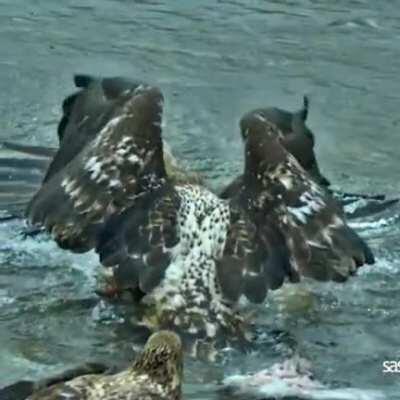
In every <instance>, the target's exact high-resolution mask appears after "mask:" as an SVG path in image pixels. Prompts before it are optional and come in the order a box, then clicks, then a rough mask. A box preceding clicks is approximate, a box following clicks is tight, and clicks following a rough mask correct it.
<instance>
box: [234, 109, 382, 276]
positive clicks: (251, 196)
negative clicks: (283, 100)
mask: <svg viewBox="0 0 400 400" xmlns="http://www.w3.org/2000/svg"><path fill="white" fill-rule="evenodd" d="M241 124H242V127H243V128H244V129H246V132H247V139H246V157H245V164H246V166H245V174H244V178H243V184H242V186H241V189H240V194H239V198H240V201H241V202H242V203H243V204H246V205H247V208H248V211H249V212H250V213H255V214H256V215H258V217H257V218H255V220H256V221H259V223H261V224H265V222H264V221H263V218H264V217H265V216H269V220H270V219H271V218H273V220H274V221H275V224H276V225H277V226H279V227H280V229H281V231H282V232H283V235H284V236H285V239H286V244H287V246H288V249H289V252H290V257H291V266H292V269H293V274H295V273H297V274H300V275H305V276H311V277H313V278H315V279H318V280H335V281H343V280H346V279H347V278H348V276H349V275H352V274H354V273H355V271H356V269H357V267H359V266H361V265H363V264H365V263H367V264H371V263H373V262H374V258H373V255H372V252H371V250H370V249H369V248H368V246H367V244H366V243H365V242H364V241H363V240H362V239H361V238H360V237H359V236H358V235H357V234H356V232H354V230H352V229H351V228H350V227H349V226H348V225H347V222H346V219H345V216H344V215H343V212H342V210H341V208H340V207H339V206H338V204H337V203H336V201H335V200H334V199H333V198H332V197H331V196H330V195H329V194H327V193H326V191H324V190H322V189H321V188H320V187H319V186H318V185H317V184H316V183H315V182H314V181H313V180H312V179H310V178H309V176H308V174H307V173H306V172H305V171H304V169H303V168H302V167H301V165H300V164H299V163H298V161H297V160H296V159H295V158H294V157H293V156H292V155H291V154H290V153H289V152H288V151H287V150H286V149H285V147H284V146H283V144H282V141H283V139H284V135H283V134H282V133H281V132H280V131H279V130H278V129H277V128H276V126H275V125H274V124H272V123H270V122H269V121H268V120H266V119H265V118H263V117H262V116H260V115H258V114H253V115H246V116H245V117H244V118H243V119H242V121H241ZM271 215H272V217H271Z"/></svg>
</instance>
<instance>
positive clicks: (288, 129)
mask: <svg viewBox="0 0 400 400" xmlns="http://www.w3.org/2000/svg"><path fill="white" fill-rule="evenodd" d="M309 104H310V102H309V99H308V97H307V96H303V106H302V108H301V109H300V110H298V111H296V112H289V111H286V110H283V109H281V108H278V107H264V108H257V109H255V110H253V111H250V112H248V113H247V114H249V115H251V114H254V115H259V116H261V117H262V118H264V119H266V120H267V121H269V122H270V123H272V124H274V125H276V127H277V129H279V130H280V132H281V134H282V140H281V143H282V145H283V146H284V147H285V149H286V150H287V151H288V152H289V153H291V154H292V156H293V157H295V158H296V160H297V161H298V162H299V164H300V165H301V166H302V168H303V169H304V170H305V171H306V172H307V173H308V174H309V175H310V177H311V178H313V179H314V181H315V182H316V183H317V184H319V185H320V186H322V187H324V188H329V186H330V184H331V183H330V181H329V180H328V179H327V178H326V177H325V176H324V175H323V174H322V173H321V171H320V168H319V165H318V162H317V158H316V155H315V152H314V146H315V137H314V133H313V132H312V131H311V130H310V128H309V127H308V126H307V125H306V121H307V117H308V113H309ZM241 121H245V118H242V120H241ZM240 133H241V137H242V139H243V140H245V139H246V135H247V133H246V126H245V125H243V123H242V122H241V123H240ZM242 179H243V176H238V177H236V178H235V179H234V180H233V181H232V182H230V183H229V184H228V185H227V186H226V187H225V188H223V190H222V191H221V194H220V196H221V197H222V198H229V197H231V196H233V195H234V194H235V192H236V191H237V190H238V188H239V186H240V184H241V182H242Z"/></svg>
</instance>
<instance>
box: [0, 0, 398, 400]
mask: <svg viewBox="0 0 400 400" xmlns="http://www.w3.org/2000/svg"><path fill="white" fill-rule="evenodd" d="M198 3H200V2H195V1H185V2H183V1H176V0H175V1H172V0H169V1H168V2H167V1H165V2H164V1H157V0H150V1H146V0H142V1H128V0H101V1H98V0H96V1H95V0H87V1H85V2H82V1H78V0H74V1H72V0H68V1H64V2H62V3H61V2H55V1H51V0H41V1H37V0H27V1H21V0H19V1H15V0H1V1H0V49H1V51H0V139H1V140H4V139H7V140H14V141H15V140H17V141H21V142H25V143H26V142H29V143H31V144H33V143H40V144H48V145H55V144H56V135H55V126H56V123H57V119H58V117H59V108H60V102H61V100H62V98H63V97H64V96H65V95H67V94H69V93H70V92H71V91H72V90H73V87H72V82H71V77H72V74H73V73H74V72H87V73H92V74H102V75H104V74H108V75H126V76H129V77H133V78H139V79H144V80H146V81H148V82H151V83H155V84H157V85H159V86H160V87H161V88H162V90H163V92H164V94H165V97H166V115H165V119H166V127H165V137H166V138H167V139H168V140H169V142H170V144H171V146H172V147H173V148H174V150H175V152H176V153H177V154H178V155H179V156H180V157H182V158H183V159H184V160H186V162H187V163H188V164H190V165H191V166H192V167H194V168H195V169H197V170H199V171H201V172H202V173H204V174H205V175H206V176H207V177H208V178H209V180H210V182H211V183H212V184H214V185H218V184H220V183H221V182H224V181H227V180H229V178H230V177H231V176H232V175H234V174H235V173H236V172H237V171H240V170H241V168H242V157H241V153H242V148H241V143H240V141H239V139H238V129H237V121H238V120H239V118H240V116H241V115H242V114H243V113H244V112H246V111H248V110H250V109H251V108H254V107H257V106H260V105H276V106H280V107H283V108H288V109H296V108H298V107H300V103H301V96H302V95H303V94H304V93H307V94H309V95H310V97H311V110H310V116H309V124H310V127H311V128H312V129H313V130H314V132H315V134H316V137H317V153H318V158H319V160H320V164H321V168H322V170H323V171H324V173H325V175H327V176H328V177H329V178H330V179H331V180H332V181H333V182H335V184H337V186H340V187H342V188H345V189H347V190H351V191H360V192H384V193H388V194H396V193H398V188H397V182H398V180H397V177H398V176H400V164H399V163H398V154H397V152H398V149H399V146H400V135H398V134H397V132H396V131H397V130H398V129H399V126H398V125H399V124H400V119H399V116H398V109H399V105H400V95H399V93H400V90H399V89H400V81H399V79H398V71H399V70H400V57H399V45H398V43H399V36H400V15H399V13H398V5H399V2H398V1H394V0H387V1H385V2H383V1H382V2H377V1H373V0H352V1H348V0H346V1H345V0H339V1H335V2H327V1H322V0H301V1H294V0H293V1H277V0H270V1H261V0H249V1H245V0H241V1H239V0H237V1H234V0H225V1H223V0H221V1H215V0H213V1H202V2H201V5H198ZM398 211H399V210H398V209H392V210H390V211H388V212H385V213H384V214H383V215H378V216H375V217H373V218H370V219H369V220H362V221H357V223H356V226H357V229H359V230H360V231H361V232H362V233H363V235H365V236H366V237H368V238H369V239H370V241H371V244H372V247H373V248H374V250H375V251H376V253H377V258H378V262H377V264H376V265H375V266H374V267H371V268H365V269H364V271H363V272H362V273H361V274H360V276H358V277H357V278H356V279H353V280H352V281H351V282H349V283H346V284H344V285H334V284H330V285H321V284H315V283H308V282H307V283H305V284H304V285H303V286H302V287H301V289H302V291H301V293H300V294H299V293H298V291H299V290H300V289H296V291H297V293H294V294H288V292H287V290H286V291H284V293H276V294H274V296H271V298H270V300H269V302H268V304H267V306H266V307H265V312H263V316H262V318H261V322H262V325H263V326H265V329H264V330H265V332H266V335H264V337H262V338H261V339H260V342H261V343H260V345H259V348H260V351H259V352H258V353H255V354H248V355H238V354H232V353H230V352H227V355H226V361H225V362H224V363H223V364H221V365H216V367H215V368H214V369H212V370H210V368H209V366H207V365H203V364H201V363H199V362H193V361H189V362H188V364H187V368H186V375H187V379H186V382H187V384H186V385H185V392H186V393H187V394H188V396H187V397H188V398H192V399H212V398H215V396H216V395H215V390H216V388H217V384H218V382H219V381H220V380H221V379H222V378H223V377H224V376H225V375H227V374H230V373H240V372H241V373H244V372H250V371H254V370H258V369H261V368H263V367H266V366H269V365H270V364H271V363H272V362H274V361H276V360H279V359H282V358H283V357H285V356H287V355H288V354H290V352H291V351H292V349H293V348H294V349H296V351H299V352H300V353H301V355H302V356H303V357H306V358H309V359H310V360H311V361H312V363H313V364H314V366H315V371H316V375H317V376H318V378H319V379H322V380H324V381H325V382H328V383H331V384H332V385H336V386H342V385H350V386H355V387H361V388H364V387H365V388H371V389H379V390H382V391H384V392H385V393H386V394H387V398H392V399H397V398H398V395H397V392H398V391H399V389H400V375H387V374H386V375H385V374H383V373H382V362H383V361H384V360H400V346H399V344H400V340H399V336H398V332H399V327H400V315H399V313H400V311H399V308H398V304H399V301H400V279H399V277H400V271H399V268H398V260H399V258H400V245H399V242H398V235H399V224H398V223H397V219H398V218H396V216H397V215H398V214H397V213H398ZM21 228H22V222H18V221H9V222H5V223H2V224H1V225H0V349H1V350H0V386H1V384H6V383H10V382H12V381H14V380H16V379H20V378H35V377H40V376H45V375H46V374H49V373H53V372H56V371H58V370H61V369H63V368H65V367H66V366H72V365H75V364H78V363H81V362H82V361H86V360H92V359H101V360H106V361H113V362H114V363H120V362H126V361H127V360H128V359H130V358H131V357H132V355H133V354H134V351H133V350H132V344H131V339H130V338H131V334H130V330H129V326H127V324H126V323H125V322H124V321H123V318H122V316H123V315H124V311H126V310H125V307H124V306H110V305H105V304H103V303H99V301H98V299H97V298H96V296H95V295H94V294H93V287H94V276H95V271H96V265H97V262H96V258H95V257H94V256H93V255H85V256H83V257H82V256H72V255H71V254H69V253H66V252H63V251H61V250H59V249H57V248H56V246H55V245H54V244H53V243H51V242H49V241H47V240H46V239H45V238H42V239H39V238H38V239H35V240H33V239H24V238H22V236H21V235H20V231H21ZM309 293H311V295H310V294H309ZM298 296H300V298H302V299H303V301H302V302H299V301H296V300H293V299H298V298H299V297H298ZM288 299H289V300H288ZM303 303H304V305H303V306H302V304H303ZM260 330H263V329H262V328H261V327H260ZM279 330H282V331H283V332H284V333H282V334H278V333H277V332H278V331H279ZM239 365H240V367H239Z"/></svg>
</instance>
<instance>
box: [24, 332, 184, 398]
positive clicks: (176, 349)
mask: <svg viewBox="0 0 400 400" xmlns="http://www.w3.org/2000/svg"><path fill="white" fill-rule="evenodd" d="M182 380H183V350H182V343H181V341H180V339H179V337H178V336H177V335H175V334H174V333H172V332H169V331H160V332H157V333H155V334H153V335H152V336H151V337H150V338H149V339H148V341H147V343H146V345H145V347H144V349H143V351H142V353H141V354H139V356H138V357H137V358H136V360H135V361H134V362H133V363H132V365H131V366H130V367H128V368H127V369H125V370H123V371H121V372H119V373H116V374H112V375H111V374H96V375H93V374H92V375H82V376H79V377H76V378H74V379H72V380H70V381H66V382H63V383H58V384H55V385H53V386H50V387H48V388H45V389H42V390H39V391H38V392H36V393H34V394H33V395H32V396H29V397H28V399H27V400H57V399H70V400H180V399H181V397H182Z"/></svg>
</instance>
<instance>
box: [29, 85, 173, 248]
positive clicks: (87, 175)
mask: <svg viewBox="0 0 400 400" xmlns="http://www.w3.org/2000/svg"><path fill="white" fill-rule="evenodd" d="M162 103H163V98H162V94H161V93H160V91H159V90H158V89H157V88H152V87H142V86H139V87H137V88H135V89H131V90H128V91H125V92H124V93H123V94H122V95H120V96H119V98H118V101H117V102H116V104H115V105H114V107H113V108H112V109H111V110H109V113H108V118H107V122H106V123H105V124H103V125H104V126H102V127H101V128H100V130H99V131H98V132H97V133H96V135H95V136H96V137H95V139H94V140H92V141H89V142H87V143H86V145H85V146H83V148H82V150H81V151H80V152H79V153H78V154H77V155H76V156H75V157H74V158H72V159H71V161H70V162H69V163H68V164H67V165H66V166H65V167H64V168H63V169H61V170H60V171H58V172H56V173H54V174H53V175H52V176H51V177H50V178H49V179H48V180H47V181H46V182H44V184H43V185H42V187H41V188H40V190H39V191H38V193H37V194H36V195H35V196H34V198H33V199H32V201H31V203H30V205H29V207H28V210H27V216H28V219H29V220H30V222H31V223H32V224H39V225H43V226H44V227H45V228H46V230H47V231H48V232H51V234H52V235H53V236H54V238H55V240H56V241H57V242H58V244H59V245H60V246H61V247H63V248H68V249H71V250H72V251H76V252H82V251H87V250H89V249H91V248H93V247H94V246H95V244H96V236H97V232H98V230H99V229H100V227H101V226H102V225H103V223H104V221H105V220H106V219H107V217H108V216H109V215H112V214H118V213H120V212H123V211H124V210H125V209H127V208H129V206H130V205H132V204H133V203H134V202H135V201H136V200H137V198H138V197H140V196H142V195H145V194H147V193H148V192H151V191H153V190H156V189H157V188H158V187H160V186H162V185H163V184H164V178H165V176H166V175H165V170H164V163H163V157H162V141H161V113H162Z"/></svg>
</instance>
